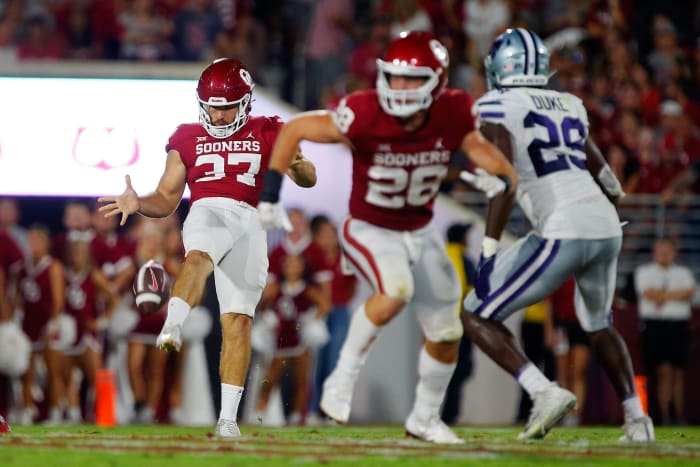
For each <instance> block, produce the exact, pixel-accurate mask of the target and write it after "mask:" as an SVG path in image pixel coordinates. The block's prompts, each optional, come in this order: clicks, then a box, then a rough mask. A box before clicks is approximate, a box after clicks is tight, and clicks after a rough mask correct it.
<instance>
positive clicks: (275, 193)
mask: <svg viewBox="0 0 700 467" xmlns="http://www.w3.org/2000/svg"><path fill="white" fill-rule="evenodd" d="M302 140H306V141H313V142H315V143H346V144H348V145H349V144H350V143H349V141H348V140H347V138H345V136H343V135H342V134H341V133H340V131H339V130H338V128H336V126H335V124H334V123H333V119H332V117H331V113H330V112H328V111H325V110H315V111H310V112H303V113H301V114H299V115H297V116H296V117H294V118H292V119H291V120H290V121H288V122H287V123H285V124H284V125H283V126H282V129H281V130H280V133H279V135H278V136H277V140H276V141H275V146H274V147H273V149H272V156H271V158H270V165H269V167H268V170H267V172H265V174H264V175H263V188H262V191H261V192H260V202H259V203H258V218H259V219H260V224H261V225H262V227H263V228H264V229H266V230H272V229H275V228H279V227H284V228H285V229H288V230H291V225H290V224H289V219H288V218H287V217H286V214H285V213H284V210H283V209H282V206H281V205H280V202H279V200H280V189H281V188H282V176H283V174H285V173H288V171H289V169H290V166H291V165H292V162H293V161H294V159H295V157H296V155H297V154H298V150H299V143H300V142H301V141H302ZM305 160H306V159H305ZM309 163H310V161H309ZM302 169H303V167H302ZM308 169H309V167H308V166H306V170H308ZM315 172H316V169H315V168H314V179H315ZM292 178H293V179H294V177H292ZM295 181H296V180H295Z"/></svg>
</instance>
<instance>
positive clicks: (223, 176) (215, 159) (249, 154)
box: [165, 117, 282, 206]
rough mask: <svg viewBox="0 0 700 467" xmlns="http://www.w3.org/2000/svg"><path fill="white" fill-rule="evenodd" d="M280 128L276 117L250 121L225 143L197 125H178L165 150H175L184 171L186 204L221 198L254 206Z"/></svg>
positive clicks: (280, 125) (255, 118) (224, 140)
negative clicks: (189, 194) (184, 168)
mask: <svg viewBox="0 0 700 467" xmlns="http://www.w3.org/2000/svg"><path fill="white" fill-rule="evenodd" d="M281 127H282V122H281V121H280V120H279V118H278V117H250V119H249V120H248V122H247V123H246V124H245V125H244V126H243V127H242V128H241V129H240V130H238V131H237V132H236V133H234V134H233V135H231V136H229V137H228V138H225V139H218V138H214V137H213V136H210V135H209V133H207V132H206V130H205V129H204V128H202V126H201V125H200V124H199V123H189V124H185V125H180V126H179V127H178V128H177V130H175V133H173V135H172V136H171V137H170V140H169V141H168V144H167V145H166V146H165V149H166V151H170V150H176V151H177V152H179V153H180V159H182V162H183V163H184V164H185V167H186V168H187V186H188V187H189V188H190V193H191V198H190V203H192V202H194V201H197V200H198V199H201V198H208V197H225V198H232V199H235V200H238V201H244V202H246V203H248V204H250V205H251V206H256V205H257V204H258V197H259V195H260V190H261V189H262V184H261V183H260V179H259V176H260V174H262V173H264V172H265V170H267V166H268V165H269V163H270V153H271V152H272V146H273V145H274V143H275V139H277V134H278V133H279V130H280V128H281Z"/></svg>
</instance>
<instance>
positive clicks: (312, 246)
mask: <svg viewBox="0 0 700 467" xmlns="http://www.w3.org/2000/svg"><path fill="white" fill-rule="evenodd" d="M288 255H301V256H302V257H303V258H304V276H305V277H306V278H307V279H308V280H309V281H310V282H313V283H314V284H320V283H322V282H327V281H330V280H332V279H333V271H332V270H331V267H330V265H329V264H328V263H327V261H326V257H325V255H324V254H323V250H322V249H321V247H320V246H318V245H317V244H316V243H314V242H313V241H312V240H311V236H308V237H307V238H304V239H302V240H301V241H299V242H298V243H296V244H293V243H291V242H289V240H288V239H285V240H283V241H282V242H281V243H280V244H279V245H277V246H276V247H275V248H273V249H272V251H271V252H270V255H269V261H270V266H269V272H268V274H269V277H270V279H275V280H278V279H279V278H281V277H282V265H283V264H284V259H285V258H286V257H287V256H288Z"/></svg>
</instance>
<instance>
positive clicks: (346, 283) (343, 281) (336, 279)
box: [331, 254, 357, 305]
mask: <svg viewBox="0 0 700 467" xmlns="http://www.w3.org/2000/svg"><path fill="white" fill-rule="evenodd" d="M341 256H342V255H340V254H339V255H338V256H337V257H336V259H335V263H334V264H333V266H332V271H333V282H331V300H332V301H333V305H347V304H348V303H350V300H352V297H353V296H354V295H355V290H356V285H357V277H356V276H355V275H354V274H351V275H348V274H344V273H343V265H342V262H341Z"/></svg>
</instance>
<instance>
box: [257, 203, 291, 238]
mask: <svg viewBox="0 0 700 467" xmlns="http://www.w3.org/2000/svg"><path fill="white" fill-rule="evenodd" d="M258 218H259V219H260V225H262V228H263V229H265V230H275V229H279V228H283V229H284V230H286V231H287V232H291V230H292V223H291V222H290V221H289V216H287V212H286V211H285V210H284V207H283V206H282V204H281V203H279V202H277V203H268V202H266V201H261V202H260V203H258Z"/></svg>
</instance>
